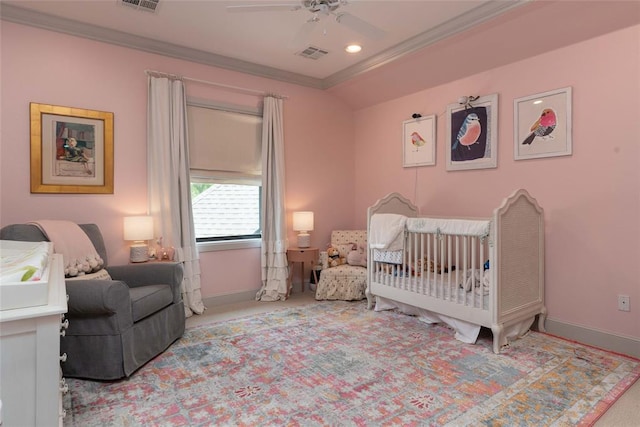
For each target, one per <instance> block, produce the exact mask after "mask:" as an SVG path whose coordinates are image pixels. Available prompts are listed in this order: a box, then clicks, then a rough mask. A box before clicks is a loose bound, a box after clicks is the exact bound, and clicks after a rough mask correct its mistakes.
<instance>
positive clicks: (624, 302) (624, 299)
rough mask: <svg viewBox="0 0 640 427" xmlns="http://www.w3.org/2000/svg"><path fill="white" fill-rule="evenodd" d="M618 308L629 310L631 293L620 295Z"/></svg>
mask: <svg viewBox="0 0 640 427" xmlns="http://www.w3.org/2000/svg"><path fill="white" fill-rule="evenodd" d="M618 310H620V311H629V295H618Z"/></svg>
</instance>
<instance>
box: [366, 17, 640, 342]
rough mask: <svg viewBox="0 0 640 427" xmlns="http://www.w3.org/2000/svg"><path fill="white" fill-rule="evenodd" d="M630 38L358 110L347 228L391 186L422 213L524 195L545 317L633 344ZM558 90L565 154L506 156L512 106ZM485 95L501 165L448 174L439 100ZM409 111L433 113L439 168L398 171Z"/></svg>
mask: <svg viewBox="0 0 640 427" xmlns="http://www.w3.org/2000/svg"><path fill="white" fill-rule="evenodd" d="M639 40H640V26H635V27H631V28H629V29H625V30H622V31H617V32H614V33H611V34H608V35H605V36H602V37H598V38H595V39H592V40H589V41H586V42H582V43H579V44H576V45H573V46H570V47H567V48H563V49H559V50H556V51H552V52H549V53H546V54H543V55H540V56H536V57H532V58H529V59H526V60H523V61H520V62H516V63H513V64H510V65H507V66H503V67H500V68H496V69H493V70H491V71H487V72H483V73H480V74H476V75H473V76H471V77H468V78H464V79H460V80H457V81H454V82H452V83H448V84H444V85H441V86H438V87H435V88H432V89H429V90H425V91H421V92H418V93H415V94H413V95H409V96H406V97H403V98H398V99H395V100H392V101H389V102H385V103H381V104H378V105H375V106H373V107H370V108H365V109H361V110H359V111H357V112H356V114H355V126H356V129H355V132H356V138H355V141H356V152H357V155H356V175H355V180H356V196H355V198H356V204H355V213H356V217H355V222H356V225H360V226H364V224H366V222H365V212H366V208H367V207H368V206H370V205H371V204H372V203H373V202H375V200H376V199H378V198H379V197H381V196H383V195H385V194H386V193H388V192H391V191H399V192H401V193H404V195H405V196H407V197H409V198H410V199H412V200H414V202H415V203H417V205H418V206H419V207H420V208H421V211H422V213H424V214H434V215H452V216H456V215H458V216H489V215H490V214H491V212H492V210H493V209H494V208H495V207H497V206H498V204H499V203H500V202H501V200H502V198H503V197H505V196H507V195H508V194H510V193H511V192H512V191H513V190H514V189H516V188H519V187H522V188H526V189H528V190H529V191H530V192H531V194H532V195H533V196H534V197H536V198H537V199H538V201H539V202H540V204H541V205H542V207H543V208H544V209H545V218H546V297H547V300H546V301H547V308H548V310H549V317H550V318H552V319H556V320H558V321H562V322H567V323H571V324H576V325H581V326H586V327H589V328H592V329H597V330H602V331H605V332H613V333H615V334H618V335H622V336H631V337H636V338H638V337H640V316H639V315H638V312H639V310H640V148H639V144H638V141H640V119H639V118H640V79H639V78H638V76H640V43H639ZM426 65H428V64H426V63H425V66H426ZM389 84H390V85H391V84H392V82H391V81H390V83H389ZM565 86H572V87H573V155H572V156H570V157H556V158H549V159H535V160H520V161H515V160H513V99H514V98H519V97H522V96H526V95H530V94H535V93H539V92H544V91H547V90H552V89H557V88H561V87H565ZM492 93H498V94H499V118H498V123H499V132H498V133H499V139H498V147H499V148H498V168H497V169H485V170H476V171H453V172H447V171H446V161H445V152H444V148H443V147H444V134H445V128H446V116H445V114H444V112H445V111H446V107H447V105H448V104H451V103H455V102H456V100H457V99H458V98H459V97H460V96H462V95H489V94H492ZM414 112H420V113H422V114H423V115H427V114H437V115H438V117H437V132H438V137H437V139H438V145H437V154H436V160H437V164H436V166H433V167H421V168H407V169H404V168H403V167H402V142H401V139H402V121H403V120H407V119H409V118H410V117H411V114H412V113H414ZM416 183H417V186H416ZM618 294H625V295H629V296H631V312H621V311H618V310H617V295H618Z"/></svg>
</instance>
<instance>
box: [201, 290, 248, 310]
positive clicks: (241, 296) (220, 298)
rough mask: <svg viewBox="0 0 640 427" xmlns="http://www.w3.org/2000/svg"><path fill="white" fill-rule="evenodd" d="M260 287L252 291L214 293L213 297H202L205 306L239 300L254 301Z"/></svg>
mask: <svg viewBox="0 0 640 427" xmlns="http://www.w3.org/2000/svg"><path fill="white" fill-rule="evenodd" d="M259 290H260V289H255V290H253V291H243V292H234V293H232V294H223V295H216V296H214V297H209V298H203V299H202V302H203V303H204V305H205V307H216V306H221V305H228V304H236V303H239V302H247V301H255V299H256V294H257V293H258V291H259Z"/></svg>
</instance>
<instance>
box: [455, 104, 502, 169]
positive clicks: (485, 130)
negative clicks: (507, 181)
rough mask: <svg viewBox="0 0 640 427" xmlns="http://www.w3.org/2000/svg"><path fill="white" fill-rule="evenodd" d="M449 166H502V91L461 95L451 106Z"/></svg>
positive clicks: (462, 167) (465, 167)
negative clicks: (499, 126) (499, 145)
mask: <svg viewBox="0 0 640 427" xmlns="http://www.w3.org/2000/svg"><path fill="white" fill-rule="evenodd" d="M445 152H446V154H447V170H448V171H455V170H469V169H487V168H495V167H498V94H497V93H495V94H492V95H487V96H480V97H475V96H474V97H466V96H464V97H461V98H460V99H459V101H458V103H457V104H450V105H449V106H448V107H447V134H446V136H445Z"/></svg>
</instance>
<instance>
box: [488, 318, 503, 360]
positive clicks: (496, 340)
mask: <svg viewBox="0 0 640 427" xmlns="http://www.w3.org/2000/svg"><path fill="white" fill-rule="evenodd" d="M491 332H492V333H493V352H494V353H495V354H500V347H502V346H501V345H500V343H501V342H502V334H503V333H504V328H503V326H502V325H491Z"/></svg>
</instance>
